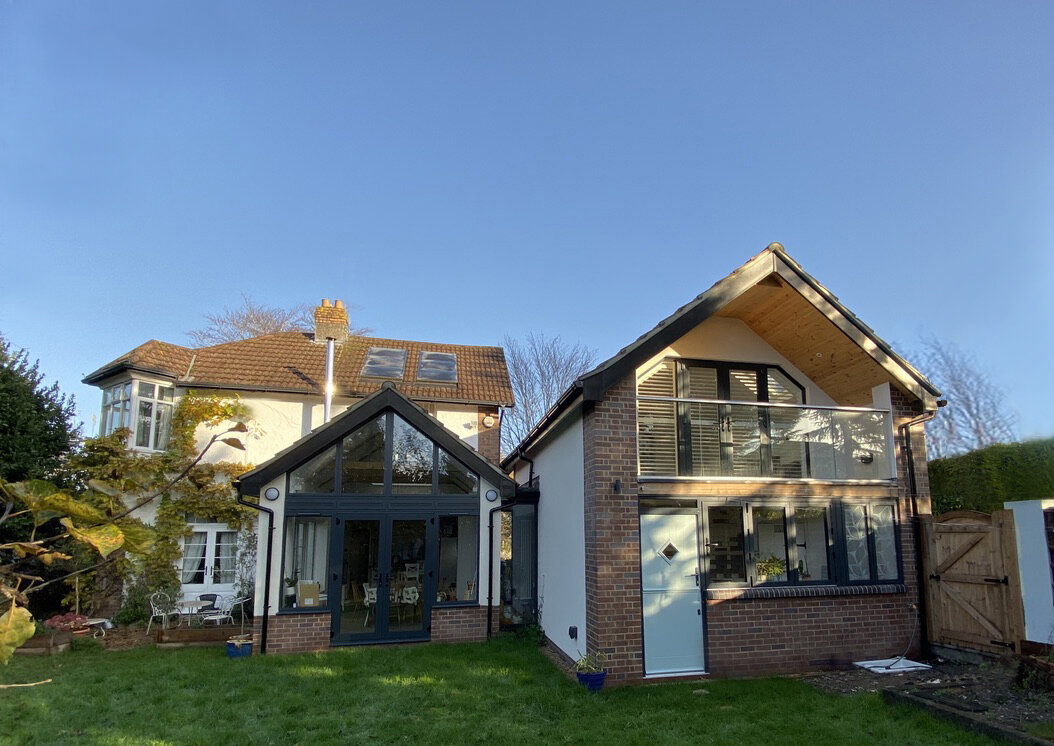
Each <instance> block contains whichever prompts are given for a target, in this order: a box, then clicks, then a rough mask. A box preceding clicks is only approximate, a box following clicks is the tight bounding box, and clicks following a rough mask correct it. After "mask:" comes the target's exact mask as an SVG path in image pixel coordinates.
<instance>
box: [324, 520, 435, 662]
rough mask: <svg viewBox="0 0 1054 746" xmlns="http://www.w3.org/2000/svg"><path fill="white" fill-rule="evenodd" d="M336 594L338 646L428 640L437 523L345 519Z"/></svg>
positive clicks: (336, 541)
mask: <svg viewBox="0 0 1054 746" xmlns="http://www.w3.org/2000/svg"><path fill="white" fill-rule="evenodd" d="M335 524H336V525H335V529H336V530H335V531H334V532H333V540H332V541H333V545H332V549H331V553H330V557H331V559H332V567H331V573H332V575H331V579H332V581H333V585H332V589H331V591H330V593H331V594H332V593H333V592H334V591H336V590H337V589H339V593H340V595H339V600H336V601H334V602H332V604H331V605H332V609H333V642H335V643H351V642H360V641H374V640H378V641H379V640H420V639H428V634H429V619H430V616H431V607H432V604H431V599H433V598H434V597H435V567H434V563H435V555H436V552H435V551H434V549H433V547H434V546H435V543H436V541H437V537H438V534H437V531H436V526H435V518H434V517H433V516H431V515H428V516H424V515H406V516H404V515H344V516H339V517H337V518H336V519H335Z"/></svg>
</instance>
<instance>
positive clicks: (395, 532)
mask: <svg viewBox="0 0 1054 746" xmlns="http://www.w3.org/2000/svg"><path fill="white" fill-rule="evenodd" d="M427 528H428V527H427V521H424V520H417V519H415V520H401V519H400V520H393V521H392V541H391V572H390V573H389V575H388V578H389V581H388V598H389V600H390V602H391V606H390V607H389V612H388V630H389V631H390V632H410V631H420V630H422V629H423V626H424V613H423V609H424V577H425V556H426V554H425V547H426V544H427V542H426V536H427Z"/></svg>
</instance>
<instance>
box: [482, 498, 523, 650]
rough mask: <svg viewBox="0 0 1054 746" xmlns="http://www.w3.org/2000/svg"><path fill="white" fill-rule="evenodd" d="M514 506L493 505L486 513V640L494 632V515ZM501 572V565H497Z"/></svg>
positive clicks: (510, 503) (512, 503) (508, 503)
mask: <svg viewBox="0 0 1054 746" xmlns="http://www.w3.org/2000/svg"><path fill="white" fill-rule="evenodd" d="M513 505H516V501H515V500H513V501H512V502H507V503H504V504H502V505H495V506H494V507H493V508H491V509H490V510H489V511H487V639H488V640H489V639H490V638H491V635H492V634H493V632H494V514H495V513H497V512H498V511H499V510H505V509H507V508H511V507H512V506H513ZM498 572H499V573H500V572H501V565H500V564H499V565H498Z"/></svg>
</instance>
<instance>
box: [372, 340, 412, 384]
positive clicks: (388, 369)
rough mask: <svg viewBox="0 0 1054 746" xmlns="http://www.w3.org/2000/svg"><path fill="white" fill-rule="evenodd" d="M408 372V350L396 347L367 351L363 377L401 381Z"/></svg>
mask: <svg viewBox="0 0 1054 746" xmlns="http://www.w3.org/2000/svg"><path fill="white" fill-rule="evenodd" d="M405 370H406V350H400V349H398V348H396V347H371V348H370V349H369V350H367V351H366V364H365V365H363V366H362V375H364V376H372V377H374V378H390V379H393V380H396V381H401V380H402V378H403V372H404V371H405Z"/></svg>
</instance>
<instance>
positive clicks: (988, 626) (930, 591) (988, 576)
mask: <svg viewBox="0 0 1054 746" xmlns="http://www.w3.org/2000/svg"><path fill="white" fill-rule="evenodd" d="M920 519H921V524H922V536H923V554H922V561H923V568H924V570H925V573H924V575H925V577H926V622H927V625H928V631H929V641H930V642H931V643H934V644H940V645H955V646H961V647H967V648H973V649H976V650H982V651H986V652H995V653H1002V654H1007V653H1010V652H1013V651H1020V643H1021V640H1022V638H1024V631H1025V630H1024V627H1025V622H1024V612H1023V609H1022V605H1021V584H1020V579H1019V575H1018V572H1017V542H1016V539H1015V536H1014V514H1013V511H1010V510H997V511H995V512H994V513H992V514H991V515H988V514H986V513H978V512H975V511H956V512H953V513H944V514H942V515H939V516H937V517H936V518H934V517H932V516H920Z"/></svg>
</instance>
